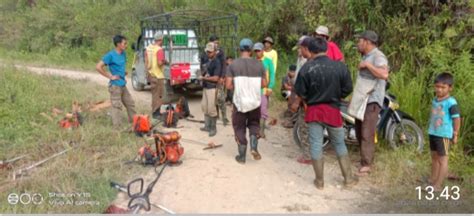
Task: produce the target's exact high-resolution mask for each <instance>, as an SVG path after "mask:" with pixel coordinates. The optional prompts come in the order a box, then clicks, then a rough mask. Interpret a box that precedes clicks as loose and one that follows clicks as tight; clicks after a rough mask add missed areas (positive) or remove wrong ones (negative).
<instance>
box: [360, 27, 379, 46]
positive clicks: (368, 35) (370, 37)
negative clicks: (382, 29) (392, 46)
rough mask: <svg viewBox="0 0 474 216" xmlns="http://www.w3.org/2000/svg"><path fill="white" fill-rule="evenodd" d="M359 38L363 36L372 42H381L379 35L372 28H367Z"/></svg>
mask: <svg viewBox="0 0 474 216" xmlns="http://www.w3.org/2000/svg"><path fill="white" fill-rule="evenodd" d="M356 37H357V38H363V39H366V40H369V41H372V43H374V44H377V43H378V42H379V36H378V35H377V33H375V32H374V31H371V30H367V31H365V32H362V34H360V35H357V36H356Z"/></svg>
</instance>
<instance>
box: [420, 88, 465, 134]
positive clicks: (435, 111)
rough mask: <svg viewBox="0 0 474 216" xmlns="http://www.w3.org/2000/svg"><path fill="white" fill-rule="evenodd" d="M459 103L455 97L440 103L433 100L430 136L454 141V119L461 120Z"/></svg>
mask: <svg viewBox="0 0 474 216" xmlns="http://www.w3.org/2000/svg"><path fill="white" fill-rule="evenodd" d="M459 117H461V115H460V114H459V108H458V103H457V102H456V99H454V98H453V97H449V98H446V99H444V100H441V101H438V99H437V98H435V99H433V101H432V103H431V117H430V128H429V129H428V133H429V134H430V135H434V136H438V137H443V138H448V139H452V138H453V127H454V126H453V119H455V118H459Z"/></svg>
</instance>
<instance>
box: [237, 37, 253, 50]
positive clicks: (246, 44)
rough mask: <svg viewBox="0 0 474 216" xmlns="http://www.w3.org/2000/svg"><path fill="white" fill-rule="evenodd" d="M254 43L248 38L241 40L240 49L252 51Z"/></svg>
mask: <svg viewBox="0 0 474 216" xmlns="http://www.w3.org/2000/svg"><path fill="white" fill-rule="evenodd" d="M252 46H253V42H252V40H250V39H248V38H244V39H242V40H240V43H239V47H240V49H241V50H250V49H252Z"/></svg>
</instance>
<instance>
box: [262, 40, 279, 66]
mask: <svg viewBox="0 0 474 216" xmlns="http://www.w3.org/2000/svg"><path fill="white" fill-rule="evenodd" d="M263 44H264V45H265V51H264V52H263V55H265V57H267V58H269V59H271V60H272V63H273V67H274V68H275V71H277V64H278V53H277V51H276V50H274V49H273V38H271V37H266V38H265V39H264V40H263Z"/></svg>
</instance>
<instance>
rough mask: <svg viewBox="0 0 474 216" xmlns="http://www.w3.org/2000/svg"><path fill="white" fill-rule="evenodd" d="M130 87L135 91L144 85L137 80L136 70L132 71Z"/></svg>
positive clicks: (141, 89)
mask: <svg viewBox="0 0 474 216" xmlns="http://www.w3.org/2000/svg"><path fill="white" fill-rule="evenodd" d="M132 87H133V89H135V91H143V89H144V88H145V85H144V84H143V83H140V81H139V80H138V76H137V72H136V71H135V70H133V71H132Z"/></svg>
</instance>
